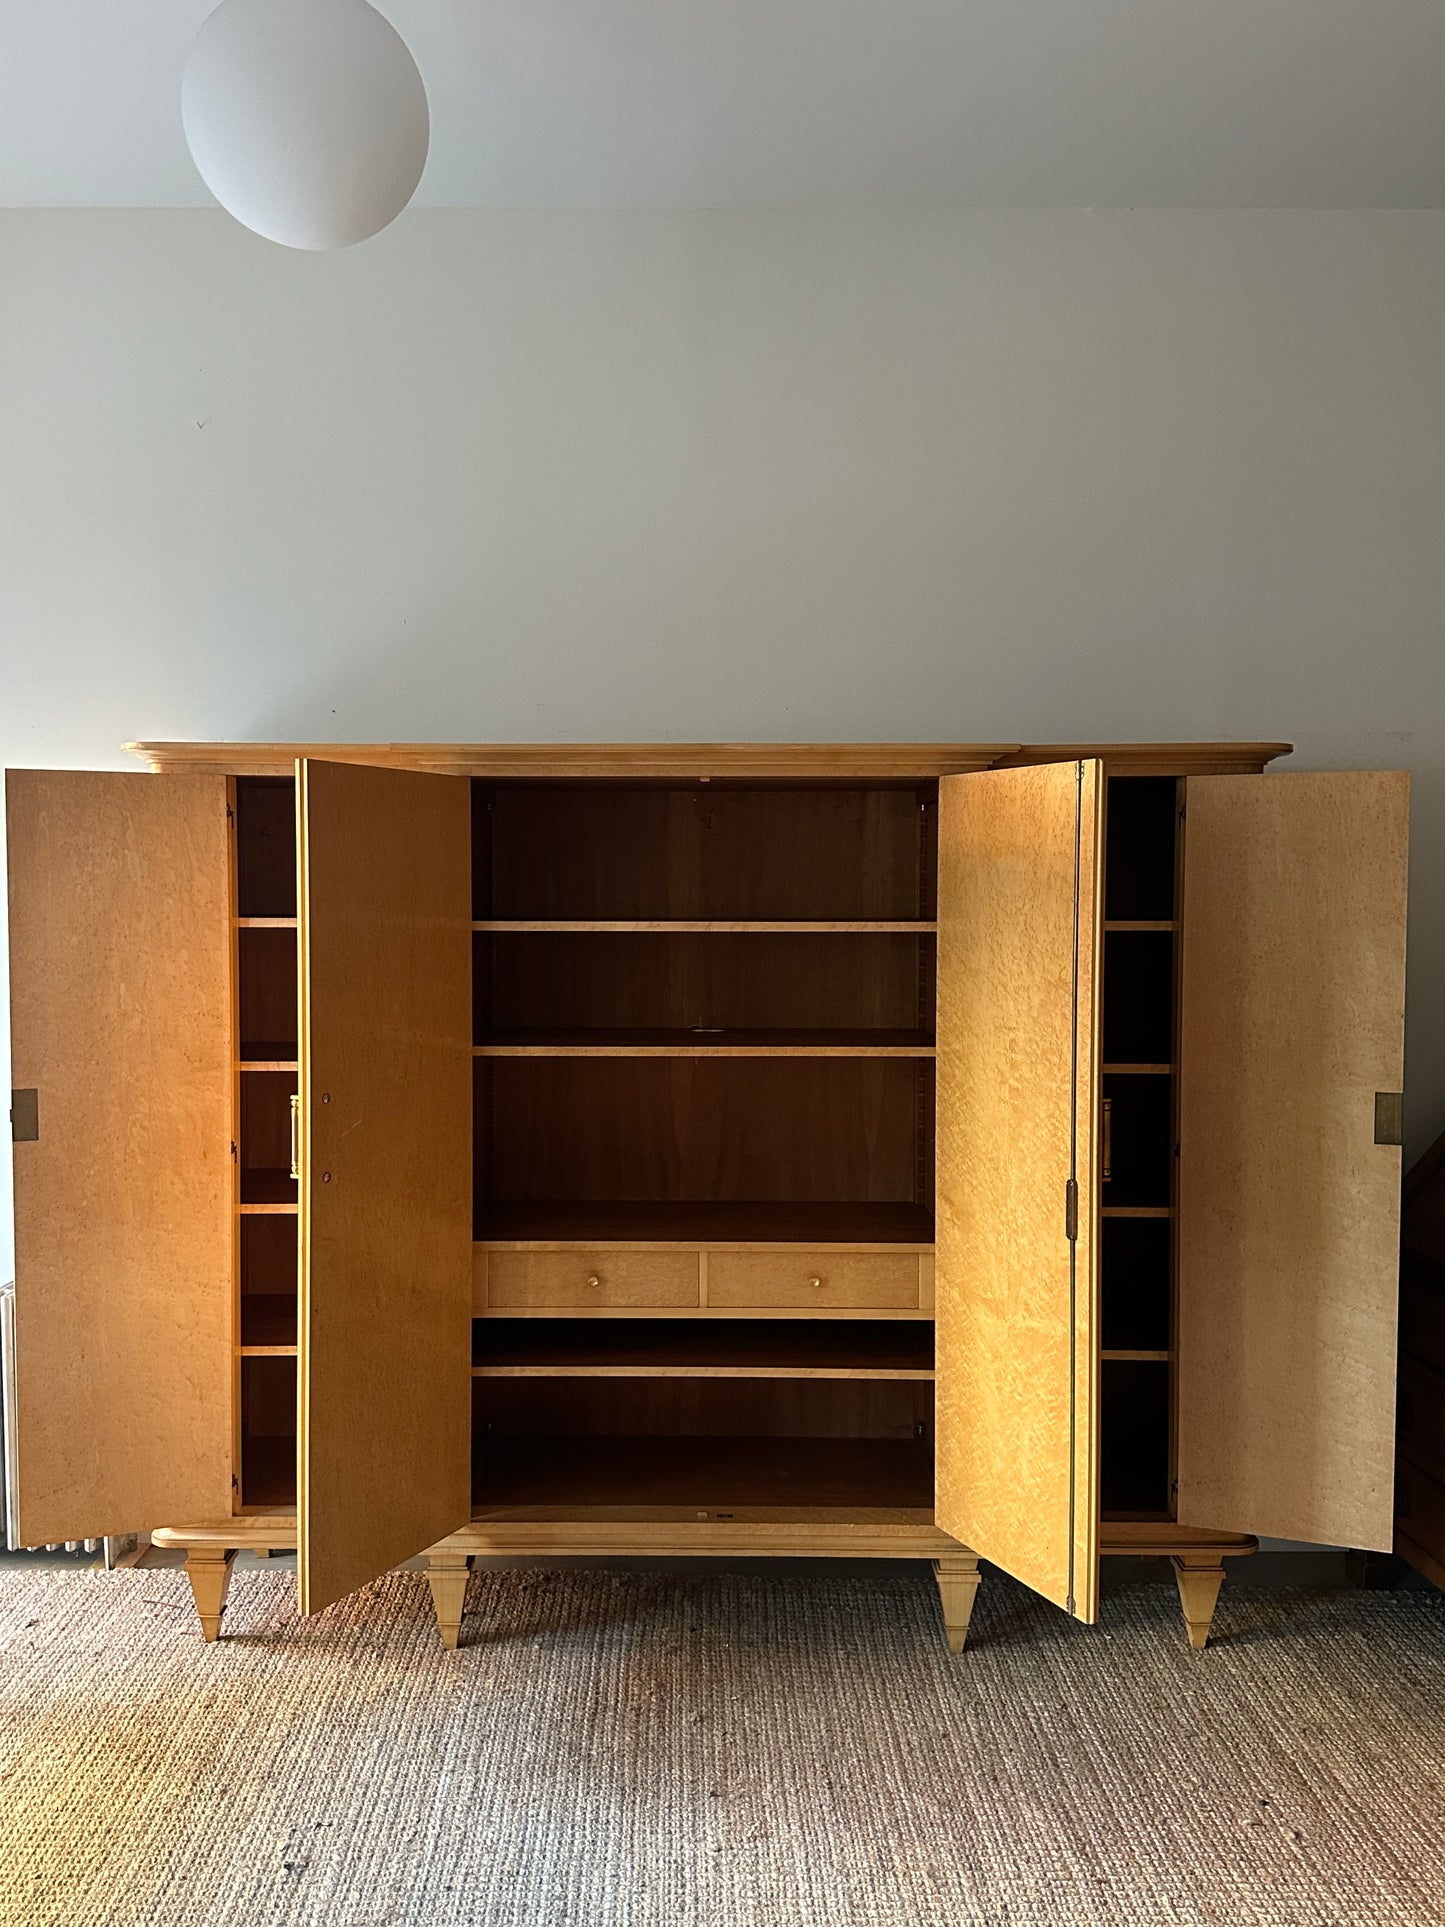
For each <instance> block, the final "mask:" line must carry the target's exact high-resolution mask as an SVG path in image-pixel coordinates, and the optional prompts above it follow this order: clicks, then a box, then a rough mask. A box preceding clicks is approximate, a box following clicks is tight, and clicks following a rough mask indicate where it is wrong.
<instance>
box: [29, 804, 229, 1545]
mask: <svg viewBox="0 0 1445 1927" xmlns="http://www.w3.org/2000/svg"><path fill="white" fill-rule="evenodd" d="M5 808H6V830H7V838H8V844H9V870H10V892H9V895H10V1019H11V1039H12V1064H13V1083H14V1085H15V1087H16V1088H15V1090H14V1093H13V1096H12V1105H11V1128H12V1132H13V1135H14V1138H15V1151H14V1165H15V1401H16V1411H15V1434H14V1437H15V1463H14V1467H13V1470H14V1474H15V1487H16V1490H15V1494H14V1497H15V1499H16V1501H17V1505H16V1520H15V1523H16V1527H17V1530H18V1534H19V1539H20V1542H21V1544H23V1545H45V1544H48V1543H50V1542H52V1541H56V1540H65V1539H91V1538H100V1537H103V1536H104V1535H105V1534H107V1533H120V1532H135V1531H137V1530H141V1531H145V1530H148V1529H149V1528H151V1527H152V1526H159V1525H166V1524H169V1523H177V1522H180V1521H182V1520H185V1521H190V1520H196V1519H204V1520H212V1519H227V1518H229V1517H230V1515H231V1182H232V1179H231V1079H232V1075H233V1073H232V1042H231V901H230V860H229V846H228V829H227V811H226V783H225V778H224V777H219V776H124V775H100V774H91V773H89V772H80V771H52V770H10V771H8V772H7V774H6V779H5Z"/></svg>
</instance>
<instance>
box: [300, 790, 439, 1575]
mask: <svg viewBox="0 0 1445 1927" xmlns="http://www.w3.org/2000/svg"><path fill="white" fill-rule="evenodd" d="M298 782H299V795H300V819H299V838H298V850H299V867H300V890H299V915H300V949H299V966H300V1013H301V1045H300V1049H301V1056H300V1065H301V1108H302V1120H303V1126H302V1128H303V1147H302V1159H301V1191H300V1198H301V1308H300V1341H299V1342H300V1374H299V1388H300V1403H301V1419H300V1478H299V1482H298V1512H299V1517H298V1522H297V1526H298V1551H299V1565H300V1590H301V1609H302V1611H303V1612H319V1611H320V1610H321V1609H322V1608H323V1607H325V1606H328V1605H330V1604H331V1603H332V1602H333V1601H334V1600H336V1599H339V1598H341V1597H342V1596H343V1595H344V1594H346V1593H349V1592H353V1591H355V1589H356V1588H357V1587H358V1586H361V1585H365V1584H366V1583H367V1582H368V1581H369V1580H371V1579H374V1578H375V1577H377V1575H378V1574H380V1573H383V1572H386V1571H388V1570H389V1569H390V1568H391V1567H393V1566H396V1565H399V1564H400V1563H401V1562H402V1561H403V1560H405V1559H409V1558H411V1557H412V1556H413V1555H414V1554H415V1553H418V1552H420V1551H422V1550H423V1549H424V1548H425V1547H427V1546H428V1545H431V1544H433V1543H434V1542H435V1541H436V1540H438V1539H441V1538H444V1537H445V1536H446V1535H447V1534H448V1533H450V1532H454V1531H456V1530H457V1529H458V1528H459V1527H460V1526H462V1525H465V1523H466V1521H467V1519H468V1517H469V1516H470V1487H469V1466H470V1448H471V1440H470V1429H471V1427H470V1398H471V1377H470V1343H469V1339H470V1318H471V1256H472V1253H471V1240H472V1224H471V1187H472V1122H471V1111H472V1090H471V937H470V902H469V894H470V888H471V881H470V879H471V848H470V845H471V830H470V798H469V795H468V786H467V783H466V781H465V779H463V778H458V777H443V776H426V775H419V774H416V773H414V772H411V771H402V770H380V769H365V768H361V767H358V766H354V765H343V764H331V763H318V762H306V763H303V764H301V766H300V772H299V777H298Z"/></svg>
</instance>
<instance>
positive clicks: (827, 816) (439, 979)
mask: <svg viewBox="0 0 1445 1927" xmlns="http://www.w3.org/2000/svg"><path fill="white" fill-rule="evenodd" d="M1284 747H1285V746H1284V745H1279V744H1242V745H1198V744H1191V745H1173V746H1170V745H1134V746H1127V747H1120V746H1111V747H1106V748H1098V749H1094V748H1084V747H1076V746H1062V747H1059V746H1054V747H1050V746H1033V747H1030V746H1026V745H1018V744H1013V745H986V746H968V745H965V746H957V745H954V746H935V745H902V746H896V745H895V746H868V745H856V744H849V745H834V746H825V745H805V746H785V745H754V746H732V747H728V746H721V747H719V746H698V747H689V746H681V747H679V746H630V747H617V746H588V745H574V746H538V747H521V746H507V745H499V746H458V747H444V746H436V745H425V746H416V747H409V748H405V747H404V748H398V747H395V746H381V745H375V746H348V747H344V748H342V747H336V746H330V747H318V748H316V749H315V750H312V749H307V748H297V747H295V746H285V745H281V746H264V745H263V746H257V745H229V746H218V745H188V744H179V745H150V746H144V748H143V754H144V755H145V756H146V758H147V759H148V761H149V762H150V764H151V768H152V772H153V773H152V774H149V775H140V774H137V775H135V776H123V775H92V774H86V773H73V772H56V773H52V772H40V771H17V772H11V773H10V776H9V778H8V785H7V811H8V835H9V862H10V940H11V979H12V999H13V1012H12V1016H13V1036H14V1054H13V1057H14V1082H15V1084H16V1086H17V1091H16V1094H15V1098H14V1103H13V1108H12V1117H13V1119H14V1122H15V1136H16V1145H15V1184H16V1207H17V1283H16V1355H17V1409H16V1424H15V1427H14V1433H15V1439H16V1461H17V1462H16V1465H15V1467H14V1473H15V1482H16V1489H17V1492H18V1518H19V1526H20V1531H21V1534H22V1536H23V1537H24V1538H25V1539H27V1540H29V1541H39V1540H56V1539H68V1538H77V1537H82V1536H94V1535H99V1534H103V1533H111V1532H122V1531H134V1530H137V1529H150V1530H152V1531H154V1533H155V1535H156V1537H157V1538H158V1539H159V1540H161V1541H162V1542H170V1543H172V1544H176V1545H181V1546H184V1547H185V1548H186V1550H187V1553H188V1561H187V1563H188V1570H189V1571H190V1574H191V1578H192V1582H193V1585H194V1588H195V1595H196V1602H197V1606H198V1608H199V1610H200V1614H201V1619H202V1624H203V1627H204V1629H205V1631H206V1633H207V1636H208V1637H214V1636H215V1634H216V1633H217V1631H218V1630H219V1627H220V1623H221V1614H222V1610H223V1608H224V1603H225V1597H226V1587H227V1583H228V1578H229V1573H230V1568H231V1561H232V1559H233V1557H234V1554H235V1551H236V1550H237V1549H238V1548H239V1547H243V1546H252V1547H272V1548H274V1547H284V1546H291V1545H294V1546H295V1547H296V1549H297V1552H298V1564H299V1568H300V1603H301V1607H302V1610H303V1611H307V1612H315V1611H318V1610H320V1609H322V1608H324V1607H325V1606H327V1605H329V1604H331V1603H332V1602H333V1601H335V1600H337V1599H339V1598H341V1597H342V1596H344V1595H345V1594H347V1593H349V1592H352V1591H354V1590H355V1589H356V1588H358V1587H359V1586H362V1585H364V1584H366V1583H367V1582H368V1581H369V1580H371V1579H372V1578H374V1577H375V1576H377V1575H378V1574H380V1573H381V1572H384V1571H386V1570H388V1569H389V1568H391V1567H393V1566H395V1565H397V1564H399V1563H401V1562H402V1561H404V1560H406V1559H408V1558H410V1557H412V1556H414V1555H417V1554H422V1553H425V1554H426V1555H427V1557H428V1565H429V1570H430V1577H431V1581H432V1589H433V1593H434V1596H435V1601H436V1607H437V1612H438V1618H439V1620H440V1623H441V1628H442V1633H443V1637H444V1638H445V1639H446V1640H447V1641H448V1643H449V1644H455V1643H456V1641H457V1638H458V1634H459V1628H460V1623H461V1619H462V1608H463V1600H464V1594H465V1586H466V1571H467V1561H468V1559H469V1558H470V1557H471V1556H473V1555H474V1554H478V1553H499V1554H507V1555H510V1556H528V1555H531V1554H536V1555H541V1554H544V1553H545V1554H558V1553H576V1554H583V1555H591V1556H596V1555H599V1554H606V1553H648V1552H665V1553H687V1552H697V1553H708V1554H714V1555H715V1554H718V1553H738V1554H749V1555H756V1554H759V1553H764V1554H766V1553H786V1554H792V1555H797V1554H808V1553H811V1554H819V1555H828V1554H847V1555H850V1556H859V1555H875V1556H880V1557H900V1556H901V1557H919V1558H927V1559H930V1560H931V1561H933V1563H934V1566H935V1570H936V1571H937V1574H938V1578H939V1583H940V1592H941V1597H942V1601H943V1607H944V1617H945V1622H946V1625H947V1630H948V1633H949V1638H950V1643H951V1644H952V1645H953V1646H954V1648H955V1649H957V1648H958V1647H960V1646H961V1645H962V1643H963V1638H964V1634H965V1631H966V1629H967V1624H968V1614H969V1609H970V1607H971V1604H972V1600H973V1594H974V1591H975V1589H976V1586H977V1584H978V1561H979V1559H980V1558H983V1559H987V1560H990V1561H992V1562H994V1563H995V1564H997V1565H999V1566H1001V1567H1002V1568H1004V1569H1005V1570H1007V1571H1009V1572H1011V1573H1013V1574H1015V1575H1016V1576H1017V1577H1018V1578H1020V1579H1021V1580H1023V1581H1024V1582H1025V1583H1026V1584H1027V1585H1029V1586H1031V1587H1033V1588H1035V1589H1036V1590H1037V1591H1038V1592H1040V1593H1042V1594H1043V1595H1044V1596H1045V1597H1047V1598H1049V1599H1051V1600H1053V1601H1055V1602H1056V1603H1057V1604H1058V1605H1059V1606H1061V1607H1062V1608H1064V1609H1065V1610H1067V1611H1069V1612H1071V1613H1073V1614H1075V1615H1076V1616H1078V1617H1079V1618H1081V1619H1085V1620H1092V1619H1093V1618H1095V1617H1096V1615H1097V1612H1098V1577H1099V1560H1100V1557H1101V1555H1104V1554H1109V1553H1123V1552H1143V1553H1150V1554H1155V1555H1159V1556H1165V1557H1170V1558H1172V1559H1173V1560H1174V1563H1175V1568H1176V1572H1177V1575H1178V1578H1179V1586H1180V1593H1181V1598H1182V1601H1183V1605H1184V1612H1185V1618H1186V1622H1187V1624H1188V1628H1189V1634H1190V1638H1191V1641H1192V1642H1193V1643H1194V1644H1196V1645H1202V1644H1203V1643H1204V1640H1205V1638H1206V1636H1207V1633H1208V1626H1209V1620H1210V1616H1211V1613H1212V1611H1213V1605H1214V1600H1215V1598H1216V1596H1217V1593H1218V1588H1219V1583H1220V1578H1221V1576H1222V1572H1223V1565H1222V1561H1223V1559H1224V1558H1225V1557H1227V1556H1229V1555H1231V1554H1235V1553H1242V1552H1246V1551H1248V1550H1250V1549H1251V1547H1252V1546H1253V1544H1254V1535H1256V1534H1263V1533H1268V1534H1274V1535H1281V1536H1286V1537H1292V1538H1302V1539H1314V1540H1321V1541H1329V1542H1347V1543H1350V1544H1354V1545H1360V1546H1369V1547H1376V1546H1378V1547H1385V1546H1388V1545H1389V1544H1390V1540H1391V1531H1392V1527H1391V1517H1390V1514H1391V1498H1390V1487H1391V1455H1392V1450H1393V1434H1394V1407H1393V1382H1394V1359H1395V1293H1396V1271H1395V1266H1396V1247H1397V1238H1398V1195H1399V1178H1400V1168H1399V1160H1400V1152H1399V1149H1398V1139H1399V1131H1398V1115H1399V1091H1400V1084H1401V1030H1402V1022H1403V978H1404V907H1405V851H1406V818H1407V780H1406V779H1405V778H1404V777H1403V776H1400V775H1396V774H1393V773H1371V774H1330V775H1319V774H1311V775H1280V774H1265V773H1262V772H1263V771H1264V768H1265V765H1266V764H1267V763H1268V762H1269V761H1270V760H1271V759H1272V758H1273V757H1275V756H1276V755H1278V754H1280V753H1281V751H1282V750H1283V749H1284Z"/></svg>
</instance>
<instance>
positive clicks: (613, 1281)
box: [486, 1251, 698, 1311]
mask: <svg viewBox="0 0 1445 1927" xmlns="http://www.w3.org/2000/svg"><path fill="white" fill-rule="evenodd" d="M486 1294H487V1296H486V1303H487V1309H488V1311H527V1310H529V1309H531V1310H538V1309H541V1308H543V1307H546V1308H548V1309H553V1308H557V1307H564V1308H565V1309H567V1310H568V1311H574V1310H575V1311H607V1310H611V1309H613V1308H621V1309H628V1308H637V1307H640V1306H654V1305H655V1306H658V1307H660V1308H664V1309H666V1308H668V1307H673V1308H676V1307H678V1306H686V1307H688V1308H690V1309H691V1308H695V1307H696V1305H697V1302H698V1264H697V1253H696V1252H691V1251H489V1252H488V1253H487V1282H486Z"/></svg>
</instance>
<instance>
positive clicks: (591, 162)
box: [0, 0, 1445, 207]
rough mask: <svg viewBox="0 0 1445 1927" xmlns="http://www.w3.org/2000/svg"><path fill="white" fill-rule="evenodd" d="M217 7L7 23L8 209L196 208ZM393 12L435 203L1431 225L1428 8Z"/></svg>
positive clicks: (1444, 137) (1199, 1) (439, 7)
mask: <svg viewBox="0 0 1445 1927" xmlns="http://www.w3.org/2000/svg"><path fill="white" fill-rule="evenodd" d="M296 3H297V4H298V5H304V4H305V0H296ZM211 4H212V0H0V204H6V205H11V206H31V205H39V206H70V205H79V206H125V207H129V206H141V207H152V206H165V207H170V206H191V205H205V204H206V203H207V200H208V196H207V195H206V192H205V189H204V188H203V187H202V186H201V183H200V181H199V179H198V178H197V177H196V174H195V171H194V169H193V168H192V167H191V165H190V162H189V159H188V157H187V154H186V150H185V146H184V143H183V141H182V138H181V129H180V113H179V107H178V104H177V103H178V87H179V78H180V72H181V67H182V64H183V62H184V60H185V55H186V49H187V46H188V45H189V42H190V39H191V36H192V35H193V33H194V32H195V30H196V28H197V27H198V26H199V24H200V22H201V21H202V19H204V17H205V15H206V14H207V13H208V12H209V11H210V7H211ZM383 11H385V12H386V13H387V14H388V16H389V17H390V18H391V19H392V20H393V22H394V23H395V25H396V26H397V27H398V29H399V30H400V31H401V33H402V35H403V36H404V37H405V38H406V40H407V41H408V43H409V44H410V46H411V48H412V51H413V52H414V53H415V55H416V57H417V61H418V63H419V65H420V67H421V70H422V74H423V76H424V78H425V80H426V85H427V89H428V92H429V94H430V96H431V104H432V151H431V159H430V162H429V164H428V166H427V171H426V174H425V177H424V179H423V181H422V186H421V191H420V195H419V199H420V200H421V201H422V202H429V203H431V204H433V205H438V206H488V207H492V206H533V207H535V206H563V207H572V206H582V207H598V206H602V207H611V206H629V207H718V206H721V207H748V206H758V205H778V204H791V203H797V202H806V201H954V202H963V203H967V204H974V205H982V206H1108V207H1114V206H1131V205H1145V206H1163V207H1189V206H1214V207H1278V206H1287V207H1289V206H1293V207H1299V206H1309V207H1422V206H1423V207H1439V206H1442V205H1445V0H384V4H383Z"/></svg>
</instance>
